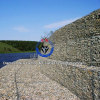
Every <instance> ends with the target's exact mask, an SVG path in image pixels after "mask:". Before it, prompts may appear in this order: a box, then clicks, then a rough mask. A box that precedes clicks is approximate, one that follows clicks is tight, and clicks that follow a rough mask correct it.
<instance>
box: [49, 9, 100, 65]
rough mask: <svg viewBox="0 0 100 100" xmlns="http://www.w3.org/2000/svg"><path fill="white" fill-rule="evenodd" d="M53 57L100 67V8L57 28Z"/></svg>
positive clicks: (54, 37)
mask: <svg viewBox="0 0 100 100" xmlns="http://www.w3.org/2000/svg"><path fill="white" fill-rule="evenodd" d="M49 39H50V40H51V41H52V42H53V43H54V44H55V51H54V53H53V55H51V57H50V58H51V59H59V60H63V61H81V62H83V63H86V64H87V65H89V66H91V65H94V66H98V67H100V9H99V10H96V11H94V12H92V13H91V14H90V15H88V16H85V17H83V18H81V19H79V20H76V21H75V22H73V23H71V24H69V25H66V26H65V27H62V28H61V29H59V30H57V31H56V32H55V33H54V34H53V35H52V36H51V37H50V38H49Z"/></svg>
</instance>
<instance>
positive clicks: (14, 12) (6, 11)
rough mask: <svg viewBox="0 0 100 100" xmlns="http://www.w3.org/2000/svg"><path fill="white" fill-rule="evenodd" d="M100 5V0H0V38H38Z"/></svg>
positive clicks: (35, 39)
mask: <svg viewBox="0 0 100 100" xmlns="http://www.w3.org/2000/svg"><path fill="white" fill-rule="evenodd" d="M99 8H100V0H0V40H26V41H27V40H28V41H39V40H40V39H41V37H43V36H46V35H47V34H48V33H49V32H50V31H56V30H57V29H59V28H61V27H63V26H64V25H67V24H69V23H71V22H73V21H75V20H77V19H79V18H81V17H83V16H85V15H88V14H89V13H91V12H92V11H94V10H97V9H99Z"/></svg>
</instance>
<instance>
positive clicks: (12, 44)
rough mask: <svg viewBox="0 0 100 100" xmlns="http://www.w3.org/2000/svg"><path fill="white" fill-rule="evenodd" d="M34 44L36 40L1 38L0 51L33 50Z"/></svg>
mask: <svg viewBox="0 0 100 100" xmlns="http://www.w3.org/2000/svg"><path fill="white" fill-rule="evenodd" d="M36 44H37V42H36V41H15V40H1V41H0V53H13V52H33V51H35V49H36Z"/></svg>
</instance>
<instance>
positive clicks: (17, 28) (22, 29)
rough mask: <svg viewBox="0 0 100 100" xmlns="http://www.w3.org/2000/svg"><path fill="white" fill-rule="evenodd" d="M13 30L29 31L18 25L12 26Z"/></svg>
mask: <svg viewBox="0 0 100 100" xmlns="http://www.w3.org/2000/svg"><path fill="white" fill-rule="evenodd" d="M13 30H16V31H18V32H29V29H27V28H25V27H22V26H19V27H14V28H13Z"/></svg>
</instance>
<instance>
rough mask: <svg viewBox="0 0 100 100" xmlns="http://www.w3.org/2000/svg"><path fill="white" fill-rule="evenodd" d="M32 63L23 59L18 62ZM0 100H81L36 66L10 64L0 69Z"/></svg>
mask: <svg viewBox="0 0 100 100" xmlns="http://www.w3.org/2000/svg"><path fill="white" fill-rule="evenodd" d="M19 61H20V62H26V61H28V62H30V61H31V60H27V59H21V60H18V61H16V62H19ZM0 100H79V98H77V97H76V96H75V95H74V94H72V93H71V92H70V91H69V90H68V89H67V88H65V87H63V86H61V85H60V84H58V83H57V82H55V81H52V80H51V79H49V78H48V77H46V76H45V75H43V74H42V73H41V72H40V67H39V66H38V65H34V64H12V65H11V64H10V65H6V66H5V67H3V68H1V69H0Z"/></svg>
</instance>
